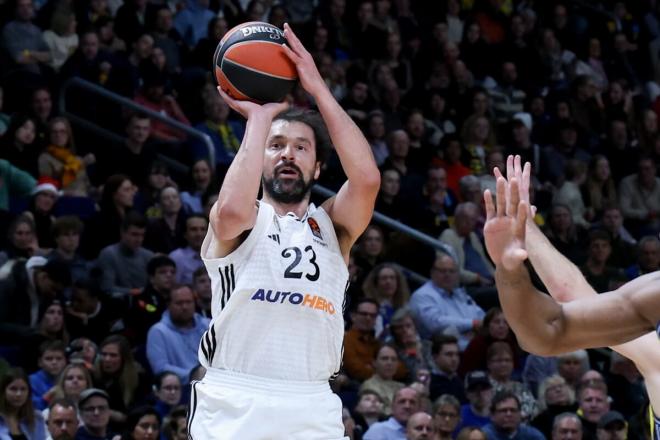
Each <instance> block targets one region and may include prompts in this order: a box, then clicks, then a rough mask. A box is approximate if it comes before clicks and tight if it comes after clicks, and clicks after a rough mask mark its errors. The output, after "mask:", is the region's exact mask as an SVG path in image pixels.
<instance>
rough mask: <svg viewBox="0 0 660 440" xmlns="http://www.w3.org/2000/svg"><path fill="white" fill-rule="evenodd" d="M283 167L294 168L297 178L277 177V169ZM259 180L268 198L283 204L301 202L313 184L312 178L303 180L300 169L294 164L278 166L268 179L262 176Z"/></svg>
mask: <svg viewBox="0 0 660 440" xmlns="http://www.w3.org/2000/svg"><path fill="white" fill-rule="evenodd" d="M284 167H287V168H292V169H294V170H295V171H296V172H297V173H298V178H297V179H282V178H280V177H278V175H279V171H280V170H281V169H282V168H284ZM261 182H262V184H263V187H264V191H266V192H267V193H268V195H269V196H270V198H272V199H273V200H275V201H276V202H279V203H283V204H285V205H289V204H294V203H300V202H302V201H303V200H304V199H305V198H306V197H308V196H309V193H310V192H311V190H312V186H313V185H314V179H313V178H310V179H309V181H308V182H305V178H304V177H303V173H302V171H300V168H298V167H297V166H295V165H282V166H279V167H277V168H275V170H273V177H272V178H270V179H269V178H266V177H265V176H262V178H261Z"/></svg>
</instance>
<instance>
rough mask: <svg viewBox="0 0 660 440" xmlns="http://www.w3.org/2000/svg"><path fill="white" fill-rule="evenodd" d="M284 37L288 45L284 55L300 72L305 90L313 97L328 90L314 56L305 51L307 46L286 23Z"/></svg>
mask: <svg viewBox="0 0 660 440" xmlns="http://www.w3.org/2000/svg"><path fill="white" fill-rule="evenodd" d="M284 36H285V37H286V40H287V43H288V44H283V45H282V47H283V48H284V53H286V55H287V56H288V57H289V59H290V60H291V61H293V63H294V64H295V65H296V70H298V78H299V80H300V84H302V86H303V89H305V91H307V93H309V94H310V95H312V96H316V94H317V93H318V92H320V91H322V90H323V89H327V86H326V84H325V81H324V80H323V77H322V76H321V74H320V73H319V70H318V69H317V67H316V64H315V63H314V59H313V58H312V55H311V54H310V53H309V52H308V51H307V49H305V46H303V44H302V43H301V42H300V40H299V39H298V37H297V36H296V34H295V33H294V32H293V30H292V29H291V26H289V23H284Z"/></svg>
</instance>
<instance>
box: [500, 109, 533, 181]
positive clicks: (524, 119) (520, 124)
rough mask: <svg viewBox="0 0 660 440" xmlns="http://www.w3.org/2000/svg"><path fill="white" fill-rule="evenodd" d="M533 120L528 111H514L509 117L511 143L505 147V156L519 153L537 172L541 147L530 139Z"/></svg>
mask: <svg viewBox="0 0 660 440" xmlns="http://www.w3.org/2000/svg"><path fill="white" fill-rule="evenodd" d="M532 128H533V121H532V115H531V114H529V113H522V112H521V113H516V114H515V115H513V118H512V119H511V134H512V136H511V137H512V143H511V146H510V147H509V148H507V149H506V151H505V152H506V154H507V156H508V155H510V154H512V155H519V156H520V160H521V161H522V162H523V163H525V162H529V163H531V164H532V169H533V170H534V172H535V173H537V174H538V172H539V170H540V169H542V167H541V158H542V156H541V147H540V146H539V145H538V144H536V143H534V142H533V141H532V138H531V135H532Z"/></svg>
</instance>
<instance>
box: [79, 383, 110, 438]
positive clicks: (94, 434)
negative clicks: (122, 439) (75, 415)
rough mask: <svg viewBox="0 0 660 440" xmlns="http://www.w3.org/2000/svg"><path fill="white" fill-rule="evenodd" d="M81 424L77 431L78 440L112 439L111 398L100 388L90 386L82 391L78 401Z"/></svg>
mask: <svg viewBox="0 0 660 440" xmlns="http://www.w3.org/2000/svg"><path fill="white" fill-rule="evenodd" d="M78 410H79V412H80V419H81V421H82V424H81V426H80V427H79V428H78V432H76V440H112V438H113V437H114V433H113V432H112V431H111V430H110V428H109V427H108V425H109V423H110V415H111V409H110V398H109V396H108V393H106V392H105V391H103V390H101V389H99V388H89V389H87V390H85V391H83V392H82V394H81V395H80V400H79V401H78Z"/></svg>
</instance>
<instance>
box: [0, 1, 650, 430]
mask: <svg viewBox="0 0 660 440" xmlns="http://www.w3.org/2000/svg"><path fill="white" fill-rule="evenodd" d="M249 20H256V21H267V22H269V23H272V24H274V25H276V26H279V27H282V25H283V23H285V22H288V23H290V24H291V25H292V27H293V28H294V29H295V30H296V33H297V34H298V35H300V36H301V37H302V40H303V42H304V43H305V45H306V47H307V48H308V50H309V51H310V52H311V53H312V55H313V56H314V59H315V60H316V63H317V66H318V68H319V71H320V72H321V74H322V76H323V78H324V79H325V80H326V83H327V85H328V87H329V89H330V90H331V91H332V93H333V95H334V96H335V97H336V99H337V100H338V101H339V102H340V103H341V105H342V107H343V108H344V109H345V110H346V111H347V112H348V113H349V115H350V116H351V117H352V118H353V119H354V120H355V121H356V122H357V123H358V125H359V126H360V128H361V129H362V130H363V132H364V134H365V136H366V138H367V139H368V141H369V143H370V145H371V147H372V151H373V154H374V157H375V158H376V161H377V163H378V165H379V167H380V169H381V176H382V178H381V181H382V183H381V189H380V192H379V195H378V199H377V202H376V210H377V211H378V212H379V213H382V214H384V215H386V216H388V217H390V218H391V219H393V220H397V221H399V222H401V223H403V224H404V225H407V226H410V227H412V228H414V229H417V230H418V231H420V232H422V233H424V234H427V235H429V236H430V237H432V238H434V239H437V240H439V245H438V246H437V247H438V249H434V248H430V247H428V246H426V245H423V244H420V243H419V242H417V241H415V240H413V239H411V238H410V237H409V236H408V235H405V234H403V233H402V232H400V230H399V229H398V228H395V227H393V226H392V225H389V226H382V225H379V224H377V223H375V222H374V223H373V224H372V225H370V226H369V228H368V229H367V230H366V231H365V233H364V234H363V236H362V237H361V238H360V240H359V241H358V243H357V244H356V246H355V249H354V251H353V252H352V254H351V259H350V263H349V272H350V277H351V285H350V287H349V289H348V291H347V295H348V298H347V309H346V312H345V318H346V337H345V347H344V349H345V351H344V360H343V367H342V371H341V372H340V373H339V375H338V376H337V377H336V378H335V379H334V380H333V381H332V382H331V385H332V387H333V390H334V391H335V392H336V393H337V394H338V395H339V396H340V397H341V399H342V402H343V403H344V408H345V409H344V424H345V426H346V434H347V435H348V436H349V438H351V439H361V438H364V439H365V440H369V439H385V440H387V439H436V440H437V439H453V438H458V439H470V440H476V439H489V440H490V439H536V438H539V439H542V438H548V439H550V438H552V439H557V440H559V439H576V438H584V439H599V440H604V439H624V438H629V439H650V432H649V429H648V427H649V414H650V411H649V404H648V398H647V396H646V392H645V388H644V382H643V378H642V377H641V376H640V374H639V372H638V371H637V369H636V368H635V365H634V364H633V363H632V362H631V361H629V360H628V359H626V358H624V357H622V356H619V355H617V354H616V353H613V352H610V351H609V350H607V349H601V350H588V351H579V352H574V353H568V354H565V355H562V356H559V357H552V358H544V357H539V356H535V355H530V354H528V353H525V352H524V351H523V350H522V349H521V348H520V347H519V345H518V343H517V341H516V338H515V335H514V334H513V333H512V332H511V330H510V328H509V326H508V324H507V322H506V318H505V316H504V315H503V313H502V311H501V310H500V309H499V307H498V306H499V303H498V299H497V290H496V288H495V285H494V267H493V265H492V262H491V261H490V260H489V258H488V256H487V254H486V253H485V251H484V247H483V237H482V227H483V222H484V219H485V211H484V205H483V191H484V190H485V189H491V191H492V190H493V189H494V187H495V179H494V177H493V172H492V170H493V168H494V167H499V168H500V169H501V170H502V169H503V168H505V159H506V157H507V156H508V155H512V154H513V155H519V156H521V158H522V160H523V161H528V162H531V164H532V170H533V171H532V188H531V192H532V199H533V203H534V204H535V206H536V207H537V211H536V217H535V219H534V220H535V221H536V223H537V224H538V225H539V226H540V227H541V228H542V229H543V231H544V232H545V233H546V235H547V236H548V238H549V240H550V242H551V243H552V244H553V245H554V246H555V247H557V249H559V250H560V252H561V253H562V254H563V255H565V256H566V257H567V258H568V259H570V260H571V261H572V262H573V263H575V264H576V265H577V266H578V267H579V268H580V269H581V270H582V271H583V273H584V275H585V277H586V278H587V280H588V281H589V283H590V284H591V285H592V286H593V287H594V289H595V290H597V291H598V292H605V291H610V290H613V289H616V288H617V287H618V286H619V285H621V284H622V283H625V282H626V281H628V280H631V279H633V278H635V277H638V276H640V275H642V274H645V273H648V272H653V271H657V270H660V240H659V239H658V234H659V233H660V177H659V175H658V167H660V129H659V125H658V116H659V114H660V2H657V1H656V0H644V1H639V2H623V1H613V0H595V1H590V2H583V1H577V0H574V1H568V0H567V1H556V2H555V1H553V2H542V1H534V0H447V1H442V2H427V1H423V0H372V1H368V0H367V1H365V0H353V1H349V0H281V1H278V0H251V1H247V0H224V1H221V0H153V1H152V0H125V1H121V0H5V1H0V28H1V32H0V231H3V232H2V233H1V234H0V438H2V439H28V440H41V439H46V438H53V439H70V438H75V439H109V440H110V439H114V440H116V439H118V438H121V439H131V438H132V439H148V438H163V439H176V440H183V439H186V438H187V431H186V411H187V408H186V407H187V403H188V395H189V387H190V381H191V380H195V379H199V378H201V377H203V375H204V370H203V368H201V367H200V366H199V365H198V363H197V350H198V346H199V341H200V338H201V337H202V335H203V333H204V331H205V330H206V328H208V322H209V319H210V318H211V316H212V315H211V287H210V280H209V277H208V275H207V273H206V270H205V269H204V268H203V265H202V261H201V258H200V255H199V251H200V247H201V244H202V241H203V238H204V236H205V233H206V230H207V226H208V215H209V210H210V207H211V206H212V205H213V203H214V202H215V200H216V198H217V191H218V188H219V186H220V184H221V183H222V178H223V176H224V174H225V172H226V170H227V168H228V166H229V165H230V164H231V161H232V158H233V157H234V155H235V153H236V151H237V150H238V148H239V146H240V143H241V140H242V138H243V135H244V130H245V121H243V120H241V119H240V117H238V115H235V114H233V113H232V112H231V111H230V109H229V108H228V106H227V105H226V104H225V103H224V102H223V101H222V99H221V98H220V97H219V95H218V94H217V91H216V90H215V79H214V78H213V70H212V58H213V53H214V50H215V47H216V45H217V44H218V42H219V41H220V39H221V38H222V37H223V35H225V33H226V32H227V31H228V30H229V29H231V28H232V27H233V26H234V25H236V24H238V23H241V22H244V21H249ZM73 78H80V79H83V80H85V81H87V82H89V83H92V84H93V85H95V86H98V87H101V88H103V89H104V90H106V91H110V92H112V93H115V94H117V95H118V96H121V97H124V98H127V99H129V100H131V101H133V102H134V103H136V104H139V105H141V106H143V107H144V108H146V109H149V110H153V111H155V112H157V113H160V114H161V115H164V116H167V117H169V118H172V119H173V120H176V121H177V122H179V123H180V124H183V125H186V126H189V127H191V128H194V129H196V130H199V131H200V132H202V133H205V134H208V135H209V137H210V139H211V140H212V143H213V149H214V152H213V153H214V154H213V155H212V156H210V155H209V151H208V148H207V146H206V145H205V144H203V143H200V142H199V140H197V139H195V138H193V137H191V136H189V135H188V134H187V133H186V132H183V131H181V130H179V129H177V128H176V127H173V126H172V125H168V124H166V123H164V122H163V121H161V120H158V119H153V118H150V117H149V115H148V114H146V113H142V112H137V111H134V110H133V109H131V108H128V107H127V106H122V105H121V104H119V103H117V102H116V101H110V100H107V99H106V98H103V97H102V96H100V95H98V94H94V93H92V92H89V91H87V90H85V89H80V88H78V89H76V88H75V87H70V85H71V84H72V83H71V80H72V79H73ZM288 99H289V100H290V102H291V104H292V105H295V106H297V107H300V108H314V102H312V100H311V99H310V97H309V96H308V95H306V94H305V92H304V91H303V90H302V88H301V87H300V86H297V87H296V88H294V90H293V92H292V94H291V95H290V96H289V97H288ZM81 121H82V122H81ZM84 121H86V122H85V123H83V122H84ZM210 157H214V158H215V159H214V161H213V163H212V162H211V161H210V160H209V158H210ZM344 179H345V176H344V175H343V173H342V171H341V166H340V164H339V161H338V158H337V156H336V155H332V156H331V157H330V158H329V160H328V161H327V162H326V163H324V164H323V171H322V174H321V177H320V181H319V184H321V185H323V186H325V187H327V188H329V189H332V190H337V189H338V188H339V186H340V185H341V184H342V183H343V181H344ZM313 200H314V201H317V202H318V200H316V196H313ZM4 231H6V233H4ZM530 313H533V311H530Z"/></svg>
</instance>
